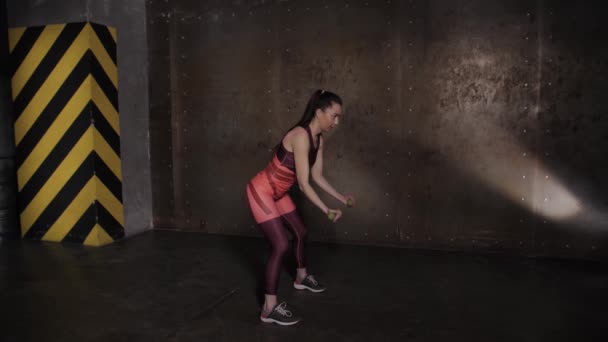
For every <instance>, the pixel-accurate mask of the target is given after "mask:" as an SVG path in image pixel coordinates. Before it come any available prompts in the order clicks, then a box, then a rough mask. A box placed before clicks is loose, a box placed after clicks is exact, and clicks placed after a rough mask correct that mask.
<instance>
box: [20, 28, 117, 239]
mask: <svg viewBox="0 0 608 342" xmlns="http://www.w3.org/2000/svg"><path fill="white" fill-rule="evenodd" d="M9 49H10V72H11V75H12V94H13V103H14V106H15V144H16V158H15V159H16V166H17V181H18V188H19V196H18V197H19V211H20V220H21V233H22V235H23V237H24V238H31V239H41V240H47V241H73V242H79V243H84V244H86V245H93V246H101V245H104V244H107V243H110V242H112V241H114V240H116V239H119V238H121V237H123V236H124V221H123V205H122V176H121V169H120V167H121V166H120V164H121V163H120V135H119V133H120V130H119V126H118V71H117V63H116V30H115V29H114V28H110V27H107V26H102V25H97V24H93V23H71V24H62V25H48V26H37V27H27V28H12V29H9Z"/></svg>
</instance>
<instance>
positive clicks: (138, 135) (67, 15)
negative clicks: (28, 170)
mask: <svg viewBox="0 0 608 342" xmlns="http://www.w3.org/2000/svg"><path fill="white" fill-rule="evenodd" d="M145 6H146V5H145V2H144V0H129V1H118V0H103V1H96V0H67V1H65V0H62V1H59V0H26V1H23V0H19V1H16V0H9V1H7V8H8V24H9V27H19V26H36V25H48V24H57V23H67V22H82V21H87V20H88V21H92V22H97V23H100V24H104V25H109V26H113V27H115V28H116V29H117V31H118V45H117V46H118V49H117V53H118V75H119V77H118V78H119V80H118V82H119V111H120V130H121V159H122V175H123V183H122V184H123V185H122V186H123V204H124V209H125V233H126V234H127V235H132V234H136V233H139V232H142V231H144V230H147V229H150V228H151V227H152V195H151V183H150V182H151V174H150V143H149V134H148V132H149V116H148V107H149V103H148V64H147V61H148V55H147V32H146V7H145Z"/></svg>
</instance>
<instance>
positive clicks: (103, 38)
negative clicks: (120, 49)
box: [91, 24, 118, 65]
mask: <svg viewBox="0 0 608 342" xmlns="http://www.w3.org/2000/svg"><path fill="white" fill-rule="evenodd" d="M91 27H93V30H94V31H95V34H97V37H98V38H99V41H100V42H101V44H102V45H103V47H104V49H105V50H106V51H107V52H108V55H109V56H110V58H112V62H114V65H118V63H117V62H116V42H115V41H114V38H113V37H112V35H111V34H110V30H109V28H108V27H106V26H102V25H98V24H91Z"/></svg>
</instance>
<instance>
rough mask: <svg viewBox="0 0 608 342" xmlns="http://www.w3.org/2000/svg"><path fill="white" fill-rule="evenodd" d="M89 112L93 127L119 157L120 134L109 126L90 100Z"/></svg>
mask: <svg viewBox="0 0 608 342" xmlns="http://www.w3.org/2000/svg"><path fill="white" fill-rule="evenodd" d="M91 112H92V114H93V122H95V128H97V130H98V131H99V134H101V136H103V137H104V139H106V141H107V142H108V145H110V147H111V148H112V151H114V153H116V155H117V156H118V157H120V136H119V135H118V134H117V133H116V131H115V130H114V129H113V128H112V126H110V123H109V122H108V120H106V117H105V116H104V115H103V114H101V112H100V111H99V108H97V106H96V105H95V103H94V102H91Z"/></svg>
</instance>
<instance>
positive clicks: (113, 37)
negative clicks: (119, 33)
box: [108, 27, 118, 43]
mask: <svg viewBox="0 0 608 342" xmlns="http://www.w3.org/2000/svg"><path fill="white" fill-rule="evenodd" d="M108 31H109V32H110V35H111V36H112V39H113V40H114V43H116V42H118V40H116V29H115V28H113V27H108Z"/></svg>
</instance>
